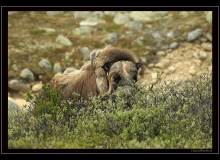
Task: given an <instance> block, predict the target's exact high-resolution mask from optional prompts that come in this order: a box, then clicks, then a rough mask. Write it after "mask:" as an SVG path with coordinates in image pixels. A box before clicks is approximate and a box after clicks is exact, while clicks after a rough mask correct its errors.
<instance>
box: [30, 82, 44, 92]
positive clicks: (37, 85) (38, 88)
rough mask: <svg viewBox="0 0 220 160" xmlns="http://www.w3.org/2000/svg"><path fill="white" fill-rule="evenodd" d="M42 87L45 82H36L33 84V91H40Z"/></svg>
mask: <svg viewBox="0 0 220 160" xmlns="http://www.w3.org/2000/svg"><path fill="white" fill-rule="evenodd" d="M42 87H43V84H40V83H39V84H35V85H33V86H32V88H31V90H32V91H33V92H38V91H40V90H41V89H42Z"/></svg>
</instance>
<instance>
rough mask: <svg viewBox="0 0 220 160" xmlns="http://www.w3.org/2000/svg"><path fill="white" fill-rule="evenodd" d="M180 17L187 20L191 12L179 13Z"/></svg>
mask: <svg viewBox="0 0 220 160" xmlns="http://www.w3.org/2000/svg"><path fill="white" fill-rule="evenodd" d="M179 15H180V16H182V17H183V18H186V17H188V16H189V12H187V11H181V12H180V13H179Z"/></svg>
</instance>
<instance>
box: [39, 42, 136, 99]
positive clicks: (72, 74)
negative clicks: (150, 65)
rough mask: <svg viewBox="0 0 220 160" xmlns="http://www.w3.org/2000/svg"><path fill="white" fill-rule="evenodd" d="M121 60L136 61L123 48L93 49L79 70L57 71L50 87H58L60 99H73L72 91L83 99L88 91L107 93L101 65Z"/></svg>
mask: <svg viewBox="0 0 220 160" xmlns="http://www.w3.org/2000/svg"><path fill="white" fill-rule="evenodd" d="M122 60H124V61H131V62H133V63H134V64H135V63H136V60H135V57H134V55H132V54H131V53H130V52H129V51H128V50H125V49H116V48H110V46H107V47H106V48H104V49H103V50H94V51H92V52H91V53H90V61H89V62H88V63H87V64H85V65H84V66H82V68H81V69H80V70H77V69H74V68H68V69H67V70H66V71H65V72H64V73H63V74H61V73H57V74H56V75H55V76H54V77H53V79H52V80H51V82H50V85H51V88H52V89H56V88H57V87H59V88H60V90H61V91H62V100H67V99H73V97H72V93H73V92H76V93H78V94H80V96H81V97H83V99H85V100H88V99H89V94H90V93H91V94H92V95H93V96H95V95H98V94H104V93H107V92H108V89H109V84H108V76H107V73H106V72H105V70H104V69H103V68H102V67H103V66H104V65H109V66H111V65H112V64H114V63H115V62H117V61H122ZM42 94H43V93H42ZM43 95H44V94H43ZM44 97H45V95H44ZM79 98H80V97H79ZM76 100H78V99H76Z"/></svg>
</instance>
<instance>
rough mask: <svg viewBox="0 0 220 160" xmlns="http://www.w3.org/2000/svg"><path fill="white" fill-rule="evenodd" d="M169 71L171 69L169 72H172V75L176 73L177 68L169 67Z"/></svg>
mask: <svg viewBox="0 0 220 160" xmlns="http://www.w3.org/2000/svg"><path fill="white" fill-rule="evenodd" d="M168 69H169V71H170V72H172V73H173V72H175V70H176V68H175V67H172V66H171V67H169V68H168Z"/></svg>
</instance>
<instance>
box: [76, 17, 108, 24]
mask: <svg viewBox="0 0 220 160" xmlns="http://www.w3.org/2000/svg"><path fill="white" fill-rule="evenodd" d="M105 22H106V21H105V20H103V19H99V18H97V17H89V18H87V19H85V20H84V21H81V22H80V23H79V24H80V25H91V26H95V25H97V24H100V23H105Z"/></svg>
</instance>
